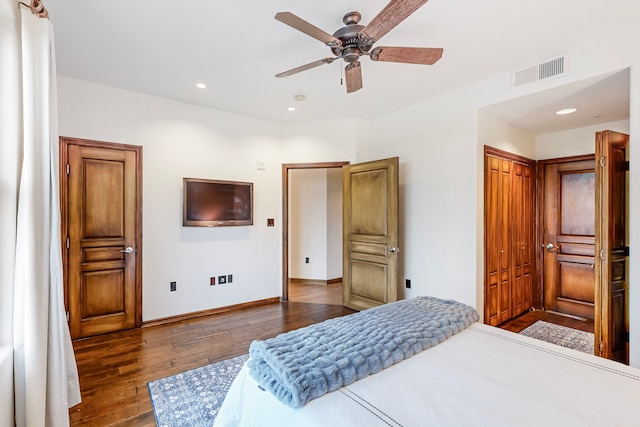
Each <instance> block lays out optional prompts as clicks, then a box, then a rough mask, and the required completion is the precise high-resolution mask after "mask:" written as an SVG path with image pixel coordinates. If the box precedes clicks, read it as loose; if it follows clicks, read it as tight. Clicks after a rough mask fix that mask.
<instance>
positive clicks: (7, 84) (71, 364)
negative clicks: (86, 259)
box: [0, 0, 80, 427]
mask: <svg viewBox="0 0 640 427" xmlns="http://www.w3.org/2000/svg"><path fill="white" fill-rule="evenodd" d="M0 1H1V3H2V4H1V5H0V24H1V25H0V27H2V30H1V31H0V37H1V38H2V39H1V40H0V106H1V107H2V109H1V110H0V115H1V117H0V129H2V130H1V131H0V132H2V133H1V134H0V138H1V141H2V142H1V143H2V146H1V149H2V151H1V153H0V159H1V164H0V168H1V169H4V168H5V167H6V168H7V170H6V171H3V172H2V175H0V177H1V178H2V183H1V187H0V188H1V189H2V208H1V210H0V215H1V217H0V219H1V224H2V225H1V227H2V228H1V229H0V232H1V236H2V246H1V251H0V266H1V267H2V272H1V274H2V279H1V280H0V287H1V289H0V297H1V298H2V299H0V312H1V313H2V314H1V315H0V316H1V317H0V322H1V324H2V327H1V328H2V330H0V340H1V341H0V349H2V348H4V349H5V351H6V350H7V348H8V349H9V351H10V352H11V353H12V354H13V366H12V367H11V369H9V368H7V366H10V364H11V360H10V359H11V358H10V357H9V358H8V359H9V360H8V361H7V360H4V361H3V360H2V359H1V358H2V353H0V363H2V364H3V366H0V375H5V377H2V378H0V398H1V399H3V400H4V399H5V398H6V399H9V400H10V402H12V403H13V404H12V405H10V406H9V405H7V406H8V407H3V406H0V410H2V411H0V414H2V415H0V425H7V426H10V425H13V424H14V423H15V425H17V426H29V427H30V426H34V427H35V426H67V425H68V424H69V416H68V408H69V407H71V406H73V405H75V404H77V403H79V402H80V389H79V383H78V373H77V368H76V362H75V357H74V354H73V347H72V345H71V338H70V336H69V329H68V325H67V322H66V315H65V312H64V304H63V289H62V257H61V247H60V204H59V191H58V188H59V187H58V182H59V177H58V129H57V120H58V118H57V96H56V72H55V53H54V49H53V29H52V25H51V22H50V21H49V20H48V19H43V18H38V17H37V16H35V15H33V14H32V13H31V11H30V10H29V9H28V8H26V7H19V6H18V3H17V2H16V1H15V0H0ZM8 325H9V326H8ZM8 372H11V373H12V375H11V377H10V378H7V377H6V375H7V373H8ZM3 404H4V403H0V405H3ZM14 408H15V409H14ZM7 414H8V415H7ZM11 414H13V415H11ZM2 417H5V418H6V419H3V418H2Z"/></svg>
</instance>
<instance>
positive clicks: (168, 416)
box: [147, 354, 249, 427]
mask: <svg viewBox="0 0 640 427" xmlns="http://www.w3.org/2000/svg"><path fill="white" fill-rule="evenodd" d="M248 358H249V355H248V354H243V355H242V356H238V357H234V358H232V359H227V360H223V361H221V362H217V363H213V364H211V365H207V366H203V367H201V368H196V369H192V370H190V371H186V372H181V373H179V374H176V375H171V376H170V377H165V378H161V379H159V380H155V381H150V382H149V383H148V384H147V385H148V387H149V395H150V396H151V403H152V404H153V413H154V415H155V417H156V424H157V425H158V427H182V426H184V427H187V426H188V427H201V426H202V427H204V426H206V427H211V426H212V425H213V421H214V420H215V419H216V416H217V415H218V411H219V410H220V406H221V405H222V402H223V401H224V398H225V397H226V396H227V392H228V391H229V387H231V383H232V382H233V380H234V379H235V378H236V376H237V375H238V372H239V371H240V369H241V368H242V366H243V365H244V363H245V362H246V361H247V359H248Z"/></svg>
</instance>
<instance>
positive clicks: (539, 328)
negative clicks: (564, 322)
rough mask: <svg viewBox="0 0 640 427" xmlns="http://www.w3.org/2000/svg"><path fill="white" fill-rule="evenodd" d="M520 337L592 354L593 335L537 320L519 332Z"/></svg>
mask: <svg viewBox="0 0 640 427" xmlns="http://www.w3.org/2000/svg"><path fill="white" fill-rule="evenodd" d="M520 334H521V335H525V336H527V337H531V338H535V339H538V340H542V341H546V342H550V343H552V344H557V345H560V346H562V347H567V348H572V349H574V350H578V351H581V352H583V353H588V354H593V334H592V333H591V332H584V331H580V330H578V329H572V328H568V327H566V326H561V325H555V324H553V323H549V322H545V321H544V320H538V321H537V322H536V323H534V324H533V325H531V326H529V327H528V328H526V329H524V330H523V331H521V332H520Z"/></svg>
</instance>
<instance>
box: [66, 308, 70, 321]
mask: <svg viewBox="0 0 640 427" xmlns="http://www.w3.org/2000/svg"><path fill="white" fill-rule="evenodd" d="M69 319H70V317H69V310H67V323H69Z"/></svg>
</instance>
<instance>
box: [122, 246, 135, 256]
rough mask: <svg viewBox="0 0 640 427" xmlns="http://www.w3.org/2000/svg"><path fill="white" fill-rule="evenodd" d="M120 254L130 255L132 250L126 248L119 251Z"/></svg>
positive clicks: (129, 247)
mask: <svg viewBox="0 0 640 427" xmlns="http://www.w3.org/2000/svg"><path fill="white" fill-rule="evenodd" d="M120 252H122V253H125V254H132V253H133V248H132V247H131V246H127V247H126V248H125V249H124V250H121V251H120Z"/></svg>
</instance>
